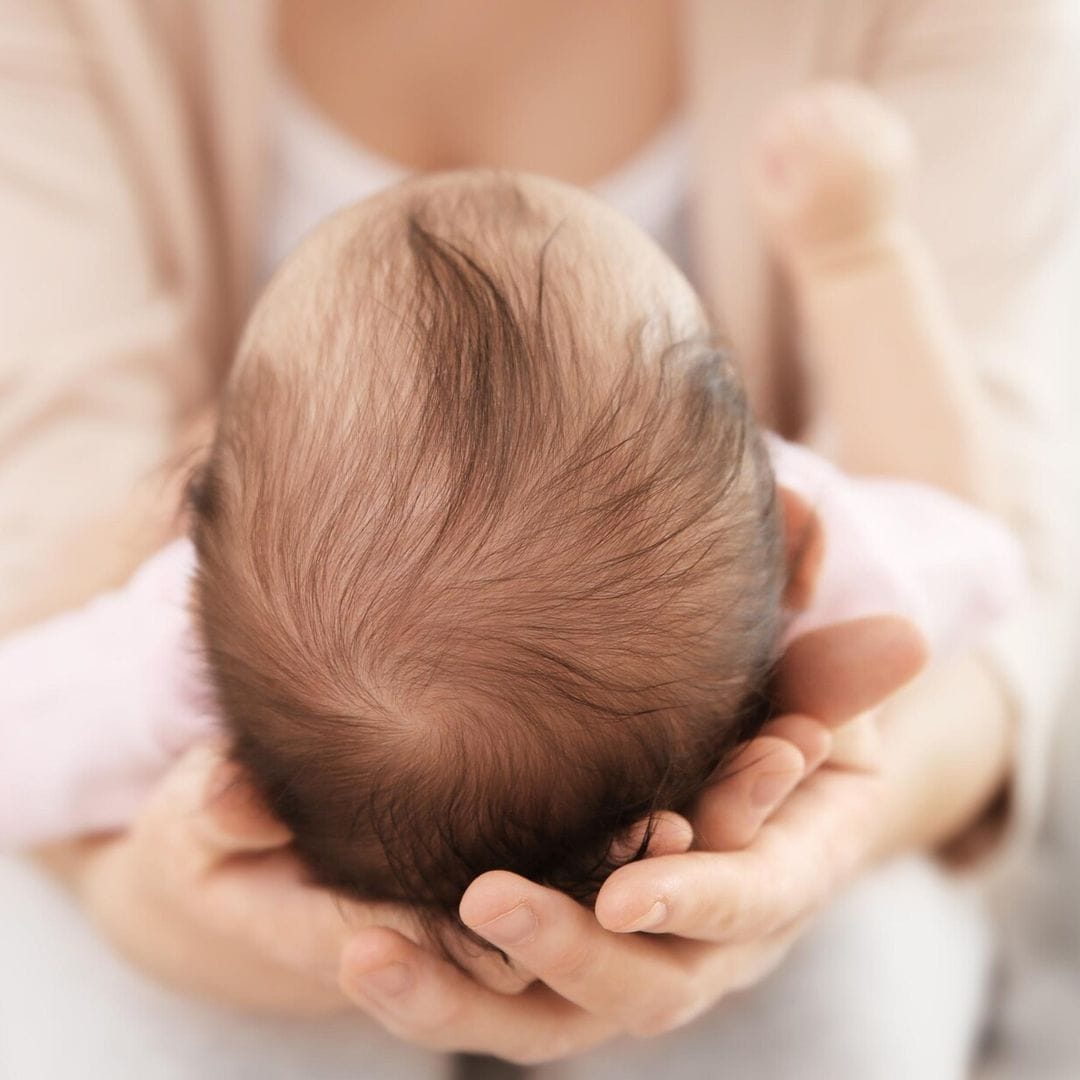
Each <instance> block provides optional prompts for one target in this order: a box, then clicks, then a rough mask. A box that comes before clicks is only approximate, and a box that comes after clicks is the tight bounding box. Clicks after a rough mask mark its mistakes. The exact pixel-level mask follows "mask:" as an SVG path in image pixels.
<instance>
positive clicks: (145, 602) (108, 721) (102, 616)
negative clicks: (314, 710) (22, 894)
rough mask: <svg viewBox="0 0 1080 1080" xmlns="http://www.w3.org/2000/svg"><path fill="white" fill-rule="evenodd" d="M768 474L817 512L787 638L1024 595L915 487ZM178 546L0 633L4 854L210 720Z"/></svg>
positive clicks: (956, 511) (931, 620)
mask: <svg viewBox="0 0 1080 1080" xmlns="http://www.w3.org/2000/svg"><path fill="white" fill-rule="evenodd" d="M769 450H770V454H771V456H772V461H773V467H774V471H775V473H776V476H777V480H778V482H779V483H780V484H781V485H783V486H785V487H788V488H790V489H791V490H793V491H795V492H796V493H798V494H799V495H801V496H802V497H803V498H804V499H805V500H806V501H807V502H808V503H809V504H810V505H811V506H812V507H813V509H814V510H815V511H816V512H817V514H818V517H819V519H820V521H821V524H822V528H823V533H824V537H825V554H824V563H823V566H822V569H821V573H820V576H819V579H818V583H817V587H816V589H815V592H814V596H813V599H812V602H811V604H810V607H809V608H808V609H807V610H805V611H802V612H800V613H798V614H797V615H796V616H794V617H793V619H792V620H791V622H790V624H789V626H788V629H787V631H786V633H785V639H784V640H785V642H787V641H790V640H793V639H794V638H795V637H798V636H799V635H801V634H804V633H807V632H809V631H811V630H814V629H817V628H819V627H822V626H827V625H830V624H833V623H838V622H846V621H848V620H850V619H857V618H861V617H863V616H868V615H879V614H896V615H900V616H903V617H906V618H908V619H910V620H911V621H912V622H913V623H914V624H915V625H916V626H917V627H918V628H919V629H920V630H921V631H922V633H923V634H924V636H925V637H926V639H927V642H928V644H929V645H930V647H931V650H932V651H933V654H934V655H935V656H939V657H940V656H942V655H944V654H946V653H949V652H953V651H956V650H957V649H960V648H963V647H965V646H968V645H972V644H974V643H975V642H976V641H977V639H978V638H979V636H980V635H981V634H983V633H985V632H986V631H987V630H988V629H989V628H990V626H991V625H992V624H993V623H994V622H995V620H996V619H997V618H998V617H999V616H1001V615H1003V614H1005V613H1006V611H1008V610H1009V609H1010V608H1011V607H1012V606H1013V605H1014V604H1015V603H1017V602H1018V601H1019V600H1020V599H1021V598H1022V596H1023V593H1024V588H1025V575H1024V565H1023V560H1022V556H1021V552H1020V548H1019V545H1018V544H1017V543H1016V542H1015V541H1014V540H1013V539H1012V537H1011V535H1010V534H1009V533H1008V532H1007V531H1006V530H1005V529H1004V527H1003V526H1001V525H1000V524H998V523H997V522H996V521H995V520H994V519H992V518H990V517H988V516H987V515H985V514H982V513H980V512H979V511H976V510H974V509H972V508H970V507H968V506H966V505H965V504H963V503H960V502H958V501H957V500H955V499H952V498H950V497H948V496H946V495H943V494H941V493H939V492H937V491H935V490H933V489H931V488H927V487H924V486H921V485H918V484H913V483H906V482H902V481H896V480H891V479H856V478H852V477H849V476H846V475H844V474H843V473H840V472H838V471H837V470H836V469H835V468H833V466H831V465H830V464H829V463H828V462H826V461H824V460H823V459H822V458H819V457H818V456H816V455H815V454H813V453H811V452H810V451H808V450H805V449H803V448H802V447H798V446H793V445H791V444H789V443H785V442H783V441H782V440H780V439H778V438H775V437H772V436H770V437H769ZM194 571H195V552H194V548H193V547H192V544H191V542H190V541H189V540H187V539H181V540H176V541H174V542H173V543H171V544H169V545H168V546H167V547H166V548H164V549H163V550H162V551H160V552H159V553H158V554H157V555H155V556H154V557H153V558H151V559H150V560H149V561H148V562H147V563H145V564H144V565H143V566H142V567H141V568H140V569H139V571H138V572H137V573H136V574H135V576H134V577H133V578H132V579H131V581H130V582H129V583H128V584H127V585H126V586H125V587H124V588H122V589H120V590H118V591H116V592H112V593H108V594H105V595H102V596H100V597H98V598H97V599H95V600H94V601H92V602H91V603H90V604H88V605H87V606H85V607H84V608H82V609H80V610H77V611H72V612H67V613H65V614H62V615H59V616H56V617H54V618H52V619H49V620H47V621H45V622H42V623H40V624H39V625H37V626H35V627H32V628H31V629H29V630H27V631H24V632H22V633H21V634H18V635H15V636H13V637H10V638H8V639H7V640H5V641H3V642H2V643H0V747H2V757H0V848H10V847H26V846H31V845H33V844H36V843H41V842H43V841H45V840H49V839H54V838H58V837H64V836H71V835H77V834H80V833H87V832H95V831H102V830H110V829H117V828H122V827H124V826H125V825H127V824H128V823H129V822H130V821H131V819H132V818H133V816H134V815H135V814H136V813H137V811H138V809H139V807H140V805H141V804H142V802H143V801H144V799H145V798H146V796H147V794H148V793H149V791H150V790H151V788H152V787H153V785H154V783H155V782H156V781H157V780H158V779H159V777H160V776H161V775H162V774H163V773H164V772H165V771H166V769H167V768H168V766H169V764H170V763H171V762H172V761H173V759H174V758H175V757H176V756H177V755H179V754H180V753H181V752H182V751H183V750H184V749H186V748H187V747H188V746H191V745H193V744H194V743H195V742H197V741H199V740H200V739H203V738H206V737H208V736H210V735H211V734H213V733H214V731H215V730H216V722H215V717H214V708H213V703H212V694H211V691H210V687H209V680H208V679H207V677H206V671H205V668H204V665H203V663H202V659H201V656H200V649H199V644H198V640H197V636H196V633H195V629H194V625H193V620H192V617H191V612H190V608H189V593H190V583H191V577H192V574H193V573H194Z"/></svg>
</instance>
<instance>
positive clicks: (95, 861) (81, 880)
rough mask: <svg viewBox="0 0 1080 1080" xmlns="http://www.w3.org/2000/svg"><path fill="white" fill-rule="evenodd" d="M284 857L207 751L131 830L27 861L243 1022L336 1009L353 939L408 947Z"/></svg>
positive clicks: (374, 908)
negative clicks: (243, 1011) (378, 938)
mask: <svg viewBox="0 0 1080 1080" xmlns="http://www.w3.org/2000/svg"><path fill="white" fill-rule="evenodd" d="M289 844H290V836H289V833H288V831H287V830H286V829H285V828H284V826H282V825H280V824H279V823H278V822H277V821H275V820H274V819H273V818H272V817H270V815H269V813H268V812H267V811H266V810H265V809H264V808H263V807H262V805H261V803H260V802H259V800H258V799H257V798H256V797H255V796H254V793H253V792H252V790H251V789H250V788H249V787H248V786H247V785H246V784H245V783H244V782H243V779H242V777H240V776H239V774H238V773H237V772H236V770H235V769H234V768H233V767H232V766H231V765H229V764H228V763H227V762H225V761H224V760H223V759H222V757H221V755H220V753H219V752H218V750H217V749H216V748H214V747H212V746H200V747H196V748H194V749H192V750H191V751H189V752H188V753H187V754H186V755H185V756H184V757H183V758H182V759H180V761H179V762H178V763H177V764H176V765H175V766H174V767H173V769H172V770H171V771H170V773H169V774H168V775H167V776H166V777H165V778H164V779H163V780H162V781H161V783H160V784H159V785H158V786H157V788H156V789H155V791H154V794H153V795H152V797H151V798H150V800H149V802H148V803H147V804H146V806H145V807H144V809H143V811H142V813H141V814H140V815H139V817H138V818H137V820H136V821H135V822H134V824H133V825H132V826H131V828H130V829H129V830H127V831H125V832H124V833H120V834H117V835H115V836H109V837H105V838H99V839H94V840H90V841H82V842H78V843H73V844H72V843H66V844H62V845H54V846H52V847H49V848H44V849H41V850H40V851H39V856H40V858H41V860H42V861H43V862H44V863H45V864H46V866H49V867H51V868H52V869H53V870H55V871H56V872H57V873H58V875H59V876H60V877H61V878H65V879H67V880H68V882H69V883H70V884H71V886H72V887H73V888H74V890H75V891H76V893H77V895H78V897H79V899H80V900H81V901H82V903H83V905H84V907H85V908H86V909H87V910H88V912H89V913H90V915H91V917H92V918H94V919H95V921H96V922H97V923H98V924H99V925H100V927H101V928H102V930H103V932H104V934H105V935H106V937H108V938H109V939H110V940H111V941H112V942H113V943H114V944H115V945H116V947H117V948H118V949H119V950H120V951H121V952H122V953H124V954H125V955H126V956H127V957H128V958H129V959H131V960H132V961H133V962H134V963H135V964H137V965H138V966H139V967H141V968H143V969H144V970H147V971H148V972H149V973H150V974H152V975H154V976H155V977H156V978H158V979H160V980H161V981H163V982H166V983H168V984H170V985H173V986H176V987H178V988H180V989H182V990H185V991H189V992H192V993H195V994H198V995H199V996H201V997H205V998H210V999H212V1000H216V1001H219V1002H221V1003H224V1004H229V1005H234V1006H238V1007H242V1008H247V1009H259V1010H269V1011H274V1012H280V1013H285V1014H289V1015H300V1016H302V1015H316V1014H321V1013H328V1012H334V1011H339V1010H343V1009H347V1008H349V1002H348V999H347V998H346V997H345V995H344V994H343V993H342V992H341V990H340V989H339V987H338V968H339V964H340V958H341V954H342V950H343V949H344V948H345V946H346V944H347V943H348V942H349V941H350V940H351V938H352V937H353V935H354V934H355V933H356V932H357V930H358V929H360V928H363V927H367V926H372V925H381V926H392V927H395V928H396V930H397V931H398V932H399V933H401V934H403V935H407V936H408V937H410V938H413V939H416V940H421V938H420V935H419V933H418V931H417V928H416V927H415V926H414V925H413V923H412V920H411V919H410V917H409V914H408V912H407V911H406V910H404V909H401V908H397V907H395V906H393V905H389V904H360V903H352V902H349V901H346V900H343V899H341V898H340V897H338V896H336V895H334V894H332V893H330V892H329V891H328V890H325V889H321V888H317V887H315V886H313V885H311V884H310V883H309V882H308V881H307V880H306V877H305V874H304V871H303V868H302V866H301V864H300V862H299V861H298V860H297V858H296V857H295V856H294V855H293V854H292V851H291V849H290V847H289ZM669 850H673V848H669ZM463 959H464V960H465V962H466V963H468V964H469V966H470V970H472V971H473V973H474V976H475V977H476V978H477V979H478V980H479V984H482V985H488V986H490V987H494V988H497V989H500V990H503V991H514V990H518V989H520V988H521V985H522V979H521V978H520V977H519V976H517V975H516V974H515V973H514V972H513V970H512V969H509V968H508V967H507V966H506V965H505V964H504V963H503V962H502V961H501V960H500V959H499V958H498V957H497V956H495V955H494V954H483V955H480V956H473V957H464V958H463Z"/></svg>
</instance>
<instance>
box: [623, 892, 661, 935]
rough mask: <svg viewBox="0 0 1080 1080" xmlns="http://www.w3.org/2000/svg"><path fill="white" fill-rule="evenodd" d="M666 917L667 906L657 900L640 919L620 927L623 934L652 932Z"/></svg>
mask: <svg viewBox="0 0 1080 1080" xmlns="http://www.w3.org/2000/svg"><path fill="white" fill-rule="evenodd" d="M667 917H668V908H667V904H665V903H664V901H663V900H657V901H656V903H655V904H653V906H652V907H651V908H649V910H648V911H646V912H645V914H644V915H642V916H641V918H640V919H637V920H636V921H634V922H632V923H629V924H627V925H626V926H624V927H622V930H623V931H624V932H625V933H632V932H635V931H637V930H654V929H656V927H658V926H659V925H660V924H661V923H662V922H663V921H664V920H665V919H666V918H667Z"/></svg>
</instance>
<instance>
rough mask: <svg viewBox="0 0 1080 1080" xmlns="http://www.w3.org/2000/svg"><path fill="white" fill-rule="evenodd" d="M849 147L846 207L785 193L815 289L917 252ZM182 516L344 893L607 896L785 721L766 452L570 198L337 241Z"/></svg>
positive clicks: (271, 792) (624, 256)
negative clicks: (893, 223)
mask: <svg viewBox="0 0 1080 1080" xmlns="http://www.w3.org/2000/svg"><path fill="white" fill-rule="evenodd" d="M831 137H832V138H833V140H834V144H835V143H837V142H842V141H843V139H844V138H846V137H847V132H846V131H845V130H839V131H835V132H834V133H833V135H832V136H831ZM857 160H858V162H859V163H860V164H861V166H862V171H861V172H859V171H857V170H856V171H855V173H854V175H851V170H849V175H848V176H847V181H848V182H849V187H848V188H847V199H846V201H842V202H841V203H839V204H838V206H836V207H826V209H827V210H828V212H829V213H834V214H835V220H833V221H829V220H825V221H823V222H819V224H818V225H816V226H814V227H811V226H810V224H809V223H808V217H809V215H812V214H817V215H818V217H819V218H820V216H821V213H822V210H821V206H820V205H819V206H817V207H814V206H811V205H809V204H807V205H806V206H805V207H804V208H802V209H800V208H799V207H797V206H795V207H793V206H791V205H785V206H777V207H776V208H775V216H774V219H773V220H774V222H775V226H776V229H777V232H778V233H780V234H782V235H783V237H784V241H785V244H784V246H783V250H784V251H785V253H786V257H789V258H792V259H801V260H802V262H801V265H802V267H803V272H804V274H808V275H813V274H814V273H818V272H820V273H822V274H826V273H828V274H833V273H836V264H835V262H831V261H830V260H829V259H826V258H824V257H822V258H820V259H817V260H815V259H813V258H809V257H808V255H814V254H818V253H827V252H828V251H829V250H830V245H832V250H835V251H836V252H838V253H841V254H843V253H844V252H845V251H846V250H853V251H856V252H857V255H858V260H857V261H858V263H859V266H858V267H857V268H856V271H855V272H858V273H863V274H865V273H866V267H867V266H868V265H870V264H871V263H874V262H875V261H877V262H880V261H881V260H895V259H896V258H897V257H898V256H897V254H896V251H895V250H894V249H893V248H892V247H891V246H889V245H887V244H878V243H876V242H871V241H875V240H876V237H877V236H878V233H880V231H881V226H882V221H883V220H886V219H887V218H888V216H889V214H890V213H891V212H892V208H891V206H890V205H888V204H887V202H886V201H885V200H878V201H875V200H873V199H869V198H866V197H865V193H866V191H868V190H873V191H878V190H879V187H878V183H879V179H880V178H879V177H877V176H875V175H872V173H873V169H874V167H876V165H877V164H878V163H876V162H874V161H873V160H872V159H871V158H869V157H868V156H866V155H864V156H863V157H862V158H859V159H857ZM860 184H861V185H862V186H861V187H860V186H859V185H860ZM816 197H817V196H815V198H816ZM860 200H861V201H860ZM767 209H768V208H767ZM837 210H839V211H840V212H839V213H835V211H837ZM838 236H839V237H840V238H841V239H842V240H843V245H847V247H846V248H845V247H844V246H843V245H837V243H836V241H837V237H838ZM862 241H866V242H865V243H862ZM802 284H803V287H804V289H805V288H806V285H807V283H806V282H805V281H804V282H803V283H802ZM807 291H811V290H807ZM808 326H812V320H809V321H808ZM835 359H836V358H835V357H833V360H834V361H835ZM191 505H192V508H193V511H194V541H195V546H196V550H197V553H198V564H199V569H198V574H197V584H196V597H197V619H198V625H199V628H200V631H201V634H202V637H203V639H204V642H205V645H206V655H207V657H208V661H209V665H210V671H211V676H212V680H213V683H214V686H215V688H216V693H217V701H218V704H219V707H220V712H221V715H222V717H223V718H224V721H225V724H226V726H227V728H228V731H229V733H230V735H231V739H232V744H233V753H234V756H235V759H236V760H237V761H238V762H239V763H240V764H241V765H242V766H243V767H244V768H245V770H246V771H247V772H248V774H250V776H251V777H253V778H254V780H255V782H256V784H257V785H258V787H259V788H260V789H261V791H262V794H263V795H264V796H265V798H266V800H267V802H268V804H269V805H270V807H271V808H272V809H273V811H274V812H275V813H276V814H277V815H278V816H279V817H280V818H281V819H282V820H283V821H284V822H285V823H286V824H287V825H288V826H289V828H290V829H291V830H292V832H293V835H294V836H295V838H296V846H297V849H298V851H299V852H300V853H301V854H302V856H303V857H304V858H305V859H306V861H307V862H308V864H309V865H310V868H311V869H312V871H313V873H314V875H315V876H316V878H317V879H318V880H319V881H321V882H322V883H324V884H327V885H330V886H333V887H335V888H337V889H341V890H343V891H345V892H347V893H349V894H353V895H356V896H361V897H365V898H369V899H384V900H396V901H405V902H408V903H410V904H413V905H416V906H418V907H419V908H420V909H421V910H423V911H426V912H428V913H431V914H432V915H435V916H447V917H452V916H453V914H454V913H455V912H456V910H457V905H458V901H459V900H460V897H461V895H462V893H463V892H464V890H465V889H466V887H467V886H468V884H469V882H470V881H471V880H473V879H474V878H475V877H476V876H477V875H479V874H481V873H483V872H484V871H486V870H490V869H493V868H503V869H508V870H512V871H514V872H516V873H519V874H521V875H524V876H525V877H528V878H530V879H532V880H535V881H538V882H541V883H544V884H547V885H551V886H554V887H556V888H558V889H560V890H562V891H564V892H567V893H569V894H571V895H573V896H575V897H577V898H579V899H581V900H588V899H589V898H590V897H592V896H593V895H594V893H595V892H596V890H597V889H598V887H599V885H600V883H601V882H602V881H603V879H604V878H605V877H606V876H607V874H609V873H610V872H611V870H612V869H613V867H614V865H615V859H616V856H615V855H614V854H613V853H614V852H616V851H618V850H620V849H619V848H618V845H616V843H615V841H616V839H617V837H619V836H620V834H622V833H623V831H624V830H626V829H627V828H628V827H629V826H630V825H632V824H633V823H634V822H635V821H638V820H639V819H641V818H642V817H643V816H646V815H648V814H649V813H650V811H653V810H657V809H661V808H670V809H674V810H685V809H686V808H687V807H688V806H689V804H690V803H691V802H692V800H693V799H694V797H695V795H696V794H697V793H698V792H699V791H700V790H701V788H702V787H703V785H704V784H705V782H706V780H707V779H708V777H709V776H710V775H711V774H712V773H713V771H714V770H715V769H716V768H717V766H718V765H719V764H720V763H722V762H723V761H724V760H725V758H726V757H727V756H728V754H729V753H730V751H731V750H732V749H733V748H734V747H735V746H736V745H737V744H738V743H740V742H741V741H743V740H745V739H746V738H748V737H749V736H751V735H752V734H754V733H755V732H756V731H757V730H758V728H759V727H760V726H761V724H762V723H763V721H764V719H765V718H766V716H767V713H768V693H767V683H768V678H769V673H770V667H771V665H772V663H773V662H774V659H775V657H776V646H777V642H778V640H779V638H780V636H781V631H782V629H783V625H784V623H783V607H782V598H783V594H784V591H785V586H786V584H787V580H788V567H787V565H786V561H785V543H784V532H783V526H782V521H781V512H780V506H779V501H778V498H777V489H776V481H775V478H774V475H773V471H772V469H771V467H770V461H769V455H768V453H767V451H766V446H765V443H764V441H763V438H762V435H761V433H760V432H759V431H758V430H757V428H756V426H755V424H754V421H753V419H752V417H751V413H750V409H749V407H748V404H747V400H746V397H745V396H744V393H743V391H742V389H741V387H740V382H739V378H738V375H737V372H736V368H735V366H734V364H733V362H732V360H731V358H730V357H729V356H727V355H726V354H725V353H724V352H723V351H722V350H720V349H718V348H717V347H716V345H715V343H714V340H713V336H712V333H711V330H710V327H709V325H708V322H707V320H706V317H705V314H704V312H703V310H702V307H701V305H700V304H699V302H698V301H697V298H696V297H695V295H694V294H693V292H692V291H691V289H690V287H689V286H688V285H687V283H686V282H685V280H684V279H683V278H682V277H681V276H680V275H679V274H678V272H677V271H676V270H675V269H674V267H673V266H672V265H671V264H670V263H669V262H668V261H667V260H666V259H665V258H664V257H663V256H662V255H661V253H660V252H659V251H658V250H657V249H656V248H655V247H654V246H653V245H652V243H651V242H650V241H648V240H647V239H646V238H645V237H644V236H643V235H642V234H640V233H639V232H637V231H636V230H635V229H633V228H632V227H631V226H630V225H629V224H628V223H627V222H626V221H625V220H623V219H622V218H620V217H618V216H617V215H615V214H614V213H613V212H612V211H610V210H609V209H607V208H606V207H604V206H603V205H602V204H600V203H599V202H596V201H594V200H593V199H591V198H589V197H588V196H586V195H584V194H583V193H581V192H579V191H576V190H574V189H571V188H567V187H564V186H562V185H559V184H556V183H553V182H550V181H546V180H542V179H539V178H536V177H529V176H510V175H503V174H498V173H488V172H467V173H450V174H444V175H436V176H433V177H429V178H425V179H419V180H414V181H412V182H409V183H406V184H404V185H402V186H400V187H397V188H395V189H393V190H390V191H388V192H386V193H384V194H382V195H380V196H378V197H376V198H374V199H372V200H369V201H368V202H366V203H364V204H361V205H359V206H357V207H355V208H353V209H350V210H348V211H345V212H343V213H341V214H339V215H337V216H336V217H334V218H333V219H331V220H330V221H328V222H326V223H325V224H324V225H322V226H321V227H320V228H319V229H317V230H316V231H315V232H314V233H313V234H312V235H311V236H310V237H309V238H308V239H307V240H306V241H305V242H304V243H303V244H302V245H301V247H300V248H299V249H298V250H297V251H296V252H295V254H294V255H293V256H292V257H291V258H290V259H289V260H288V261H287V263H286V264H285V266H284V267H283V268H282V269H281V270H280V272H279V273H278V275H277V276H276V277H275V279H274V281H273V282H272V283H271V285H270V286H269V288H268V289H267V291H266V293H265V294H264V296H263V297H262V299H261V301H260V302H259V304H258V307H257V308H256V310H255V312H254V314H253V315H252V318H251V320H250V323H249V325H248V328H247V331H246V333H245V335H244V338H243V341H242V343H241V345H240V348H239V351H238V355H237V358H236V363H235V367H234V370H233V374H232V378H231V382H230V385H229V388H228V392H227V394H226V396H225V399H224V401H223V403H222V407H221V414H220V423H219V427H218V431H217V436H216V439H215V441H214V446H213V450H212V453H211V455H210V458H209V461H208V463H207V464H206V466H205V469H204V470H203V471H202V473H201V475H200V476H199V478H198V480H197V482H196V483H195V484H194V486H193V489H192V498H191ZM621 857H622V858H625V857H626V855H625V853H623V855H622V856H621Z"/></svg>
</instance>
